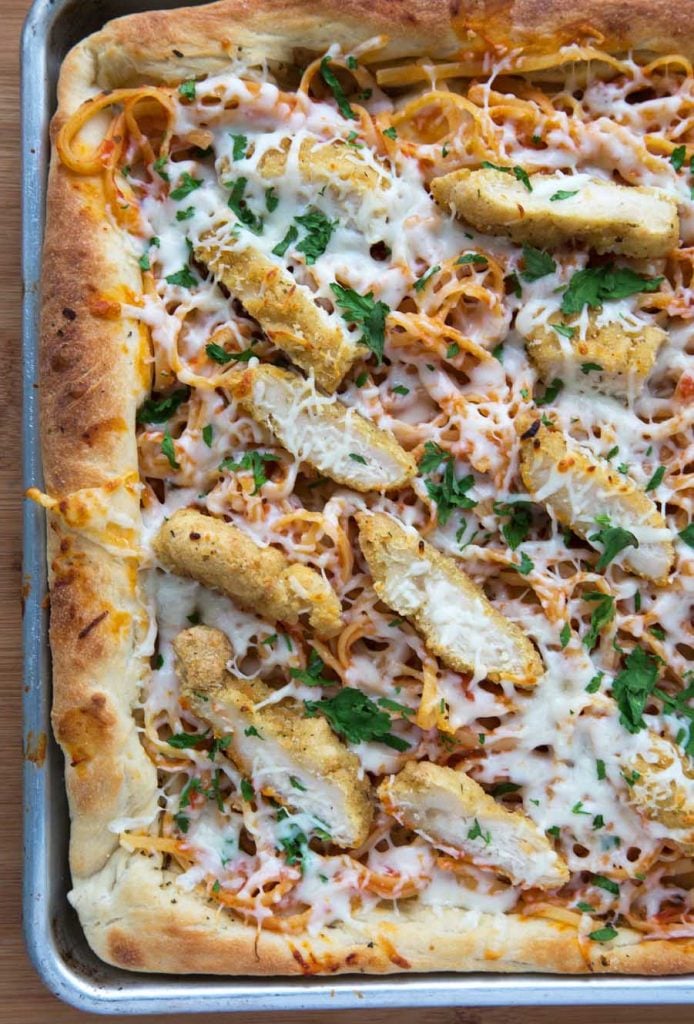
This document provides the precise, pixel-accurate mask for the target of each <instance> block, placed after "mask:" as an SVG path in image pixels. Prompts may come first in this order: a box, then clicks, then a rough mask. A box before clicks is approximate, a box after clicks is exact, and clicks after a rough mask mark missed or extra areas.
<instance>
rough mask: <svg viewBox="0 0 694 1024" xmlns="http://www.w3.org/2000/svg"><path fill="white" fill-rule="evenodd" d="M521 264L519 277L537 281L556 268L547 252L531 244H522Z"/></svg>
mask: <svg viewBox="0 0 694 1024" xmlns="http://www.w3.org/2000/svg"><path fill="white" fill-rule="evenodd" d="M523 266H524V269H523V270H521V277H522V278H523V280H524V281H539V280H540V278H542V277H547V275H548V274H553V273H554V271H555V270H556V269H557V264H556V263H555V261H554V260H553V259H552V257H551V256H550V254H549V253H548V252H544V251H543V250H542V249H536V248H535V247H534V246H532V245H524V246H523Z"/></svg>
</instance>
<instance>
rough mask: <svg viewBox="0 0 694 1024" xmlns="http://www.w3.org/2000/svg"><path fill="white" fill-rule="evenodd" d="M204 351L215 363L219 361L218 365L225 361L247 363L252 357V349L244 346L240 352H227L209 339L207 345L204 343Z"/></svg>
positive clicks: (225, 362)
mask: <svg viewBox="0 0 694 1024" xmlns="http://www.w3.org/2000/svg"><path fill="white" fill-rule="evenodd" d="M205 352H207V354H208V356H209V357H210V359H213V360H214V361H215V363H219V364H220V366H226V364H227V363H231V362H235V363H247V362H249V360H251V359H252V358H253V349H251V348H245V349H243V350H242V351H241V352H227V350H226V349H225V348H222V346H221V345H218V344H217V343H216V342H215V341H211V342H210V343H209V345H205Z"/></svg>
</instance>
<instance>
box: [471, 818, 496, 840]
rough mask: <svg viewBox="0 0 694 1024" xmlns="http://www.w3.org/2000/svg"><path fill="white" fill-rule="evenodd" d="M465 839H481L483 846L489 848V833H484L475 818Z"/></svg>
mask: <svg viewBox="0 0 694 1024" xmlns="http://www.w3.org/2000/svg"><path fill="white" fill-rule="evenodd" d="M467 837H468V839H481V840H482V842H483V843H484V845H485V846H489V844H490V843H491V841H492V834H491V832H489V831H487V832H484V831H483V830H482V828H481V826H480V823H479V821H478V820H477V818H475V821H474V824H473V826H472V828H471V829H469V830H468V834H467Z"/></svg>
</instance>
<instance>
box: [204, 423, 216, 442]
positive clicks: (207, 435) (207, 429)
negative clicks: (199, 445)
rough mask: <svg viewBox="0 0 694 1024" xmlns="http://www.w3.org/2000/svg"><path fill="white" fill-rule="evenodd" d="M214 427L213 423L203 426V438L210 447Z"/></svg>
mask: <svg viewBox="0 0 694 1024" xmlns="http://www.w3.org/2000/svg"><path fill="white" fill-rule="evenodd" d="M212 437H213V428H212V424H211V423H207V424H206V425H205V426H204V427H203V428H202V439H203V441H204V442H205V444H206V445H207V447H208V448H211V447H212Z"/></svg>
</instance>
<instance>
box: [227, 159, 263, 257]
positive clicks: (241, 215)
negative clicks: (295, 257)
mask: <svg viewBox="0 0 694 1024" xmlns="http://www.w3.org/2000/svg"><path fill="white" fill-rule="evenodd" d="M247 184H248V179H247V178H243V177H242V178H237V179H236V181H235V182H234V184H233V185H232V186H231V192H230V194H229V199H228V200H227V206H228V207H229V209H230V210H232V211H233V213H235V214H236V216H237V218H238V219H239V221H240V222H241V224H243V226H244V227H245V228H248V230H249V231H251V232H252V233H253V234H254V235H262V233H263V221H262V218H261V217H259V216H258V214H257V213H253V211H252V210H251V209H250V208H249V206H248V204H247V202H246V199H245V198H244V196H245V192H246V185H247ZM273 252H274V249H273Z"/></svg>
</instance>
